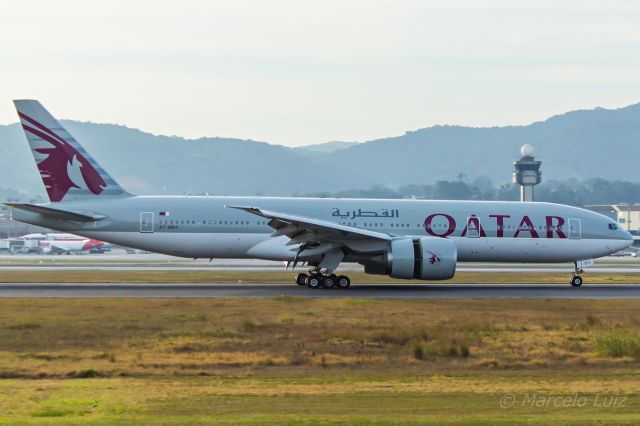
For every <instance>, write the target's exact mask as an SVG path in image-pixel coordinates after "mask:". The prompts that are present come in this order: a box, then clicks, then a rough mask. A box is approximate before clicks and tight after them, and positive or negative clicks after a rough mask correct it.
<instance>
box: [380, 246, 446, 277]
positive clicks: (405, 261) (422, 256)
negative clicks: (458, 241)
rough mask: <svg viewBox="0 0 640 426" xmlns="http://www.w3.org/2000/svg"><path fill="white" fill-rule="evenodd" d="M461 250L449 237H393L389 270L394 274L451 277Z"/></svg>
mask: <svg viewBox="0 0 640 426" xmlns="http://www.w3.org/2000/svg"><path fill="white" fill-rule="evenodd" d="M457 260H458V250H457V249H456V246H455V244H454V242H453V241H451V240H449V239H447V238H438V237H424V238H402V239H397V240H393V241H391V251H390V253H388V255H387V267H388V274H389V275H390V276H391V277H393V278H402V279H407V280H410V279H419V280H448V279H450V278H453V275H454V274H455V273H456V262H457Z"/></svg>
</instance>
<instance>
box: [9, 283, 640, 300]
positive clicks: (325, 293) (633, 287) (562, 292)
mask: <svg viewBox="0 0 640 426" xmlns="http://www.w3.org/2000/svg"><path fill="white" fill-rule="evenodd" d="M280 296H288V297H303V298H318V297H322V298H375V299H385V298H389V299H457V298H472V299H485V298H517V299H563V298H568V299H640V284H591V285H589V284H585V285H583V286H582V287H580V288H572V287H571V286H569V285H568V284H564V285H557V284H520V285H514V284H444V285H443V284H418V285H415V284H412V285H407V284H402V285H388V284H360V285H353V286H352V287H351V288H350V289H348V290H338V289H317V290H311V289H308V288H306V287H298V286H296V285H293V284H289V285H287V284H106V283H105V284H25V283H6V284H0V298H12V297H13V298H15V297H37V298H42V297H44V298H55V297H71V298H91V297H127V298H128V297H137V298H191V297H208V298H233V297H241V298H243V297H246V298H268V297H280Z"/></svg>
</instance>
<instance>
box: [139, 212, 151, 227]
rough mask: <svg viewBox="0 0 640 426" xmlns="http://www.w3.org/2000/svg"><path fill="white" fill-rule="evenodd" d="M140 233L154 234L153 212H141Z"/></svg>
mask: <svg viewBox="0 0 640 426" xmlns="http://www.w3.org/2000/svg"><path fill="white" fill-rule="evenodd" d="M140 232H153V212H140Z"/></svg>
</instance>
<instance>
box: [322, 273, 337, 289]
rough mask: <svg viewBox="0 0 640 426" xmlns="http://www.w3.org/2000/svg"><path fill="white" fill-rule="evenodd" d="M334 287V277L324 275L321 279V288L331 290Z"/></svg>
mask: <svg viewBox="0 0 640 426" xmlns="http://www.w3.org/2000/svg"><path fill="white" fill-rule="evenodd" d="M335 285H336V279H335V275H326V276H324V277H322V286H323V287H324V288H333V287H334V286H335Z"/></svg>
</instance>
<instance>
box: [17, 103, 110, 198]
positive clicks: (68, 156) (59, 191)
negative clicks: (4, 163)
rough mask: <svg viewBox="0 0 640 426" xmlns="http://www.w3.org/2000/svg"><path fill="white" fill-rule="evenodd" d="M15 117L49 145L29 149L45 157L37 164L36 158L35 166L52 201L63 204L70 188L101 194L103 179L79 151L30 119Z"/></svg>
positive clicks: (27, 130)
mask: <svg viewBox="0 0 640 426" xmlns="http://www.w3.org/2000/svg"><path fill="white" fill-rule="evenodd" d="M18 115H19V116H20V118H22V119H23V120H24V121H26V122H27V123H29V124H26V123H24V122H23V124H22V127H23V128H24V130H25V131H26V132H29V133H31V134H32V135H34V136H37V137H39V138H41V139H42V140H44V141H46V142H47V143H48V144H49V145H50V146H43V147H39V146H36V147H33V148H32V149H33V150H34V151H35V152H36V153H38V154H42V155H46V158H44V159H43V160H41V161H39V162H38V156H36V162H38V170H40V175H41V176H42V181H43V182H44V185H45V187H46V189H47V194H48V195H49V199H50V200H51V201H60V200H62V199H63V198H64V196H65V195H66V194H67V192H68V191H69V189H71V188H86V189H88V190H89V191H91V192H92V193H94V194H96V195H98V194H100V193H101V192H102V191H103V190H104V188H105V186H106V185H107V184H106V183H105V181H104V179H102V177H101V176H100V173H98V171H97V170H96V169H95V167H93V165H91V163H90V162H89V160H87V159H86V158H85V157H84V156H83V155H82V154H80V153H79V152H78V150H76V149H75V148H74V147H73V146H71V145H70V144H69V143H68V142H67V141H65V140H64V139H63V138H61V137H60V136H58V135H57V134H56V133H55V132H53V131H52V130H51V129H49V128H47V127H46V126H44V125H42V124H41V123H39V122H38V121H36V120H34V119H33V118H31V117H29V116H27V115H25V114H23V113H22V112H18ZM34 155H35V154H34ZM74 172H75V173H74Z"/></svg>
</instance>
